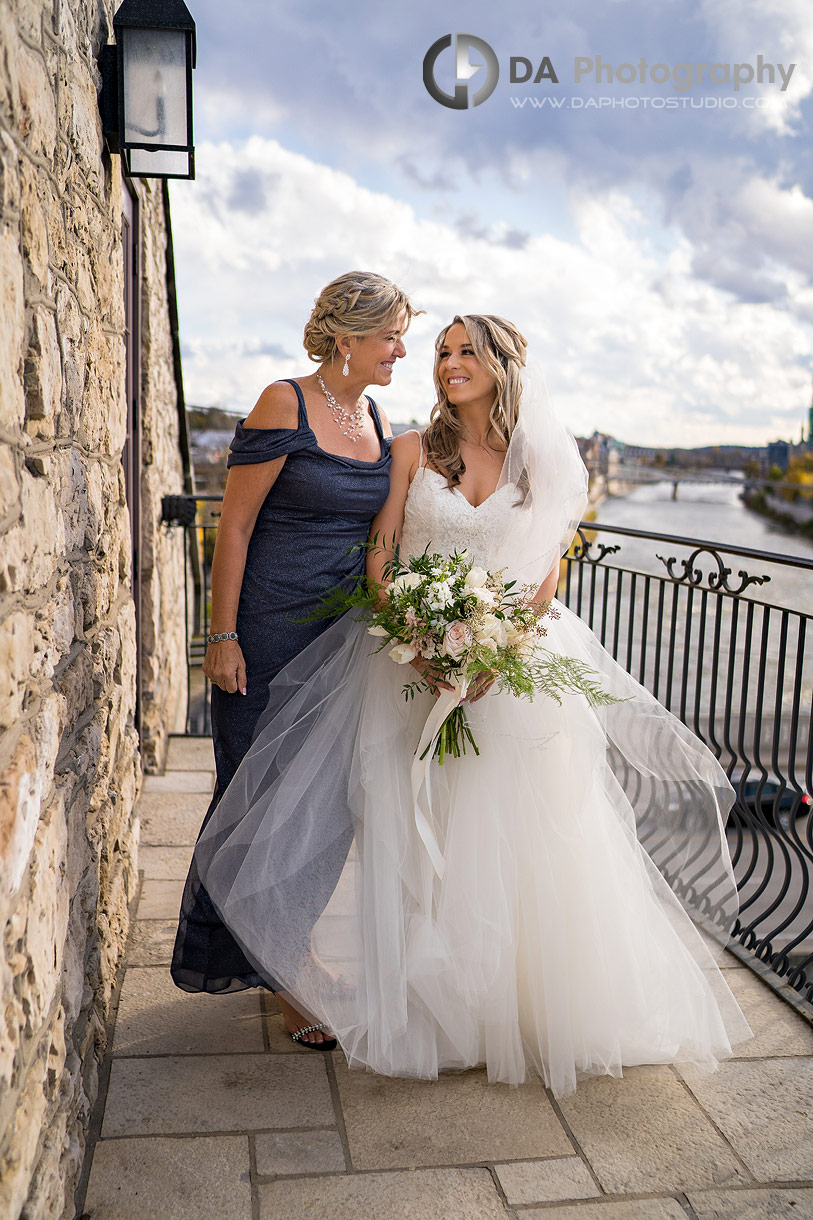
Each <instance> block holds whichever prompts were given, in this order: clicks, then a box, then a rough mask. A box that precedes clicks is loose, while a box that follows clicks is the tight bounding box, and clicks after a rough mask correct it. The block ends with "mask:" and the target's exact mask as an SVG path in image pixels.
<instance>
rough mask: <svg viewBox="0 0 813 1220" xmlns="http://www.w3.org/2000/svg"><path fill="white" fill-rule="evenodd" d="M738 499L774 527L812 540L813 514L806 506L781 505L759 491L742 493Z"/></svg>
mask: <svg viewBox="0 0 813 1220" xmlns="http://www.w3.org/2000/svg"><path fill="white" fill-rule="evenodd" d="M740 499H741V500H742V502H743V504H744V505H745V507H746V508H748V509H750V511H751V512H752V513H758V514H759V516H761V517H767V518H768V520H769V521H772V522H773V523H774V525H778V526H779V527H780V529H781V530H783V531H785V532H787V533H789V534H800V535H801V536H802V537H803V538H809V539H811V540H813V512H811V508H810V506H808V505H804V506H802V505H797V504H788V503H784V502H782V503H781V506H780V502H778V501H776V500H775V499H774V498H773V497H772V496H769V495H766V493H765V492H764V491H763V490H761V489H759V490H754V491H743V492H742V493H741V495H740Z"/></svg>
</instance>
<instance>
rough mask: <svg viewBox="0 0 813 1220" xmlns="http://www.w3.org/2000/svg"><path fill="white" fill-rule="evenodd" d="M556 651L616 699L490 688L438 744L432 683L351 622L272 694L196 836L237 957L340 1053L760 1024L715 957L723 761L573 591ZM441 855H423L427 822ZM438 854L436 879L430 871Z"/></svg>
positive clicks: (722, 850) (432, 1071)
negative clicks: (461, 736) (575, 603)
mask: <svg viewBox="0 0 813 1220" xmlns="http://www.w3.org/2000/svg"><path fill="white" fill-rule="evenodd" d="M557 607H558V609H559V610H560V612H561V618H560V619H559V620H558V621H556V622H551V625H550V628H549V635H548V638H547V640H546V641H545V642H546V644H549V645H550V647H551V648H553V649H555V650H558V651H561V652H562V653H564V654H565V655H569V656H578V657H581V658H582V659H583V660H585V661H587V662H588V663H589V664H591V665H592V666H593V667H594V668H596V669H597V670H598V671H599V675H600V678H601V681H602V684H603V686H604V687H605V689H607V690H609V691H611V692H612V693H613V694H614V695H616V696H618V697H619V698H623V699H626V700H627V702H623V703H617V704H613V705H611V706H609V707H603V708H597V709H592V708H590V707H589V705H588V704H587V702H586V700H585V699H584V698H583V696H581V695H579V694H569V695H565V696H564V697H563V700H562V703H561V705H559V704H557V703H556V702H555V701H554V700H552V699H550V698H548V697H545V696H542V695H539V696H537V697H536V698H535V699H534V701H533V702H530V701H527V700H520V699H516V698H514V697H513V696H511V695H508V694H502V693H492V694H490V695H488V696H487V697H486V698H484V699H482V700H481V701H480V702H478V703H477V704H475V705H471V706H470V709H469V713H468V714H469V721H470V725H471V729H472V732H473V734H474V737H475V739H476V741H477V745H478V747H479V750H480V753H479V756H475V755H474V754H473V753H471V752H470V753H469V754H468V755H467V756H465V757H463V758H459V759H447V761H446V762H445V764H444V765H443V766H442V767H441V766H440V765H439V764H438V763H437V762H433V763H432V764H431V768H430V774H429V783H428V784H425V785H423V786H422V787H421V789H420V792H419V798H418V805H419V811H418V812H419V816H418V819H417V820H416V802H415V799H414V796H413V787H412V779H411V776H412V768H413V764H414V762H415V747H416V745H417V743H418V741H419V739H420V736H421V730H422V728H423V726H424V723H425V721H426V719H427V716H428V715H429V713H430V711H431V709H432V706H433V698H432V696H430V695H419V696H417V697H415V698H414V699H411V700H405V698H404V695H403V689H402V688H403V684H404V682H405V681H408V680H409V679H410V678H411V677H413V676H414V674H413V671H412V670H411V669H409V668H408V667H404V666H398V665H396V664H395V663H394V662H393V661H392V660H391V659H390V658H389V657H388V656H387V653H386V651H382V652H376V651H375V650H376V648H377V645H378V643H379V641H377V640H376V639H374V638H373V637H371V636H370V635H369V634H368V633H367V632H366V630H365V627H364V624H363V622H359V621H356V620H355V619H354V617H353V616H352V615H346V616H345V617H344V618H343V619H341V620H339V621H338V622H337V623H336V624H335V625H334V626H333V627H331V628H330V629H329V630H328V631H327V632H326V633H325V634H324V635H323V636H321V637H320V639H319V640H317V641H316V642H315V643H314V645H312V646H311V647H309V648H308V649H306V650H305V652H304V653H302V654H301V655H300V656H299V657H298V658H296V660H295V661H294V662H292V663H291V665H289V666H288V667H287V668H286V669H285V670H284V671H283V672H282V673H281V674H280V675H279V677H278V678H277V679H275V681H274V682H273V683H272V684H271V687H270V698H269V704H268V707H267V709H266V711H265V713H264V715H263V717H262V718H261V721H260V724H259V726H258V730H257V734H256V736H255V740H254V743H253V745H252V747H251V749H250V750H249V753H248V754H247V756H246V758H245V760H244V762H243V764H242V765H241V767H240V769H239V771H238V773H237V775H236V776H235V778H234V780H233V781H232V783H231V785H230V786H229V789H228V790H227V792H226V794H225V796H224V797H223V799H222V801H221V803H220V805H219V806H218V809H217V811H216V813H215V815H214V816H213V818H212V820H211V822H210V823H209V824H208V826H207V827H206V829H205V831H204V832H203V834H202V835H201V838H200V840H199V842H198V845H197V847H196V855H197V861H198V867H199V869H200V872H201V876H202V879H203V882H204V884H205V885H206V888H207V890H208V891H209V894H210V895H211V897H212V900H213V901H214V903H215V905H216V907H217V909H218V911H219V912H220V914H221V917H222V918H223V920H224V922H225V923H226V924H227V925H228V926H229V928H230V929H231V931H232V933H233V934H234V936H235V937H236V939H237V940H238V941H239V943H240V945H241V947H242V948H243V949H244V951H245V953H246V955H247V956H248V958H249V960H250V961H252V962H253V963H254V964H255V965H256V968H257V970H258V972H260V973H261V974H262V975H263V976H264V977H266V978H268V979H269V980H273V984H272V985H273V986H275V987H276V988H277V989H284V990H285V991H286V992H287V993H288V995H289V998H290V999H291V1000H292V1002H293V1003H295V1004H296V1006H297V1007H298V1008H299V1009H300V1010H301V1011H303V1012H304V1013H306V1014H307V1015H309V1016H312V1017H313V1018H315V1019H317V1020H320V1021H326V1022H327V1023H328V1024H329V1025H330V1026H331V1028H332V1029H333V1030H334V1031H335V1032H336V1035H337V1037H338V1038H339V1041H340V1043H341V1046H342V1048H343V1050H344V1052H345V1054H346V1056H347V1059H348V1062H349V1063H350V1065H351V1066H353V1065H356V1066H364V1067H367V1068H369V1069H372V1070H373V1071H376V1072H380V1073H384V1074H387V1075H397V1076H414V1077H423V1078H434V1077H436V1076H437V1075H438V1073H439V1072H441V1071H444V1070H449V1069H457V1070H460V1069H465V1068H470V1067H473V1066H475V1065H478V1064H485V1065H486V1067H487V1070H488V1077H489V1079H490V1080H492V1081H504V1082H507V1083H510V1084H519V1083H521V1082H522V1081H523V1080H524V1079H525V1077H526V1075H527V1073H528V1072H529V1071H533V1072H536V1073H538V1074H539V1075H540V1076H541V1077H542V1078H543V1079H544V1081H545V1083H546V1084H547V1085H549V1086H550V1088H551V1089H552V1090H553V1092H554V1094H555V1095H556V1096H564V1095H566V1094H568V1093H570V1092H572V1091H573V1090H574V1089H575V1087H576V1084H577V1077H578V1075H579V1074H580V1073H593V1074H595V1073H608V1074H611V1075H620V1074H621V1071H622V1068H623V1067H624V1066H631V1065H634V1064H643V1063H692V1064H695V1065H698V1066H700V1067H703V1068H708V1069H713V1068H715V1067H716V1066H717V1064H718V1063H719V1061H720V1060H722V1059H724V1058H726V1057H728V1056H729V1055H730V1054H731V1049H732V1046H733V1045H734V1044H735V1043H736V1042H739V1041H742V1040H743V1039H745V1038H748V1037H749V1036H750V1030H749V1029H748V1026H747V1024H746V1022H745V1020H744V1018H743V1016H742V1013H741V1012H740V1009H739V1007H738V1006H737V1004H736V1001H735V1000H734V997H733V996H732V994H731V992H730V990H729V988H728V986H727V984H726V983H725V980H724V978H723V975H722V974H721V972H720V971H719V970H718V968H717V966H716V964H715V960H714V955H715V952H716V950H717V949H718V948H719V945H720V944H722V943H724V942H725V940H726V939H727V934H728V931H729V929H730V927H731V924H732V923H733V920H734V918H735V917H736V890H735V888H734V883H733V877H732V875H731V866H730V861H729V858H728V851H727V847H726V842H725V833H724V822H725V816H726V813H727V810H728V808H729V807H730V805H731V802H732V799H733V794H732V791H731V789H730V786H729V785H728V783H727V781H726V778H725V775H724V773H723V772H722V770H721V768H720V767H719V765H718V763H717V762H716V760H715V759H714V757H713V756H712V754H711V753H710V752H709V751H708V750H707V749H706V748H705V746H703V745H702V743H701V742H699V740H698V739H697V738H695V737H694V735H693V734H692V733H691V732H689V730H688V729H686V728H685V726H683V725H682V724H681V723H680V722H679V721H678V720H677V719H676V718H675V717H673V716H672V715H671V714H670V713H669V712H667V711H666V710H665V709H664V708H663V707H662V706H661V705H660V704H659V703H658V702H657V701H656V700H655V699H654V698H653V697H652V696H651V695H650V694H649V693H648V692H647V691H645V690H644V688H643V687H641V686H640V685H639V684H638V683H636V682H635V681H634V680H633V679H632V678H631V677H630V676H629V675H628V674H627V673H626V672H625V671H624V670H622V669H621V668H620V667H619V666H618V665H617V664H616V663H615V662H614V661H613V660H612V658H610V656H609V654H608V653H607V652H606V651H605V650H604V649H603V648H602V647H601V645H600V644H599V642H598V640H597V639H596V637H595V636H594V635H593V633H592V632H591V631H590V630H589V629H588V628H587V627H586V626H585V625H584V624H583V623H582V622H581V621H580V620H579V619H578V618H577V617H576V616H575V615H573V614H572V613H571V612H570V611H568V610H567V609H566V608H565V607H563V606H560V605H558V603H557ZM421 814H422V815H423V818H424V819H426V821H425V823H424V824H425V825H428V826H429V827H430V829H431V834H432V836H433V839H434V841H435V843H436V844H437V847H438V849H439V851H440V854H441V856H442V868H441V869H440V870H438V868H437V867H436V866H435V865H433V862H432V859H431V858H430V854H429V853H428V851H427V848H426V843H425V836H422V834H421V833H420V831H419V824H420V821H421V818H420V815H421ZM441 873H442V875H440V874H441Z"/></svg>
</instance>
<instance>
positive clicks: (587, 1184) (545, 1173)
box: [495, 1156, 601, 1207]
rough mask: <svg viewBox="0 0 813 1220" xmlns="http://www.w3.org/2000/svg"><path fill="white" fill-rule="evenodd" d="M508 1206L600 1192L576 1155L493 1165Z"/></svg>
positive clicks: (558, 1199) (589, 1196) (586, 1197)
mask: <svg viewBox="0 0 813 1220" xmlns="http://www.w3.org/2000/svg"><path fill="white" fill-rule="evenodd" d="M495 1168H496V1171H497V1177H498V1178H499V1179H500V1185H501V1186H502V1188H503V1190H504V1191H505V1197H506V1199H507V1201H508V1205H509V1207H517V1206H524V1205H527V1204H529V1203H554V1202H557V1201H561V1200H565V1199H593V1198H595V1197H596V1196H597V1195H600V1194H601V1191H600V1190H599V1188H598V1187H597V1186H596V1184H595V1182H594V1181H593V1178H592V1177H591V1175H590V1170H589V1169H588V1168H587V1166H586V1165H585V1163H584V1161H582V1160H580V1159H579V1157H577V1156H568V1157H561V1158H558V1159H554V1160H548V1161H516V1162H514V1163H513V1164H508V1165H497V1166H495Z"/></svg>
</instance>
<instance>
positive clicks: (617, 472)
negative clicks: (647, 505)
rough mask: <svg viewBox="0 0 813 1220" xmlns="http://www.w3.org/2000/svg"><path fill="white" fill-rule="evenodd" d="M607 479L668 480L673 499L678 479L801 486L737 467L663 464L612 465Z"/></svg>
mask: <svg viewBox="0 0 813 1220" xmlns="http://www.w3.org/2000/svg"><path fill="white" fill-rule="evenodd" d="M602 477H603V478H604V479H605V480H606V481H607V490H608V491H609V490H610V488H609V485H610V483H627V484H629V483H671V484H672V499H673V500H677V498H678V487H679V486H680V484H681V483H722V484H727V485H728V486H731V487H738V488H739V489H740V490H745V489H747V490H749V491H754V490H756V489H757V488H759V487H766V488H770V489H771V491H781V490H782V489H783V488H786V487H787V488H793V490H794V491H799V490H800V485H799V484H798V483H784V482H774V480H773V479H757V478H752V477H751V476H750V475H749V476H748V477H745V476H744V475H742V474H741V473H739V472H737V471H726V470H683V469H681V470H669V469H666V468H665V467H663V466H659V467H652V466H643V467H642V466H624V465H618V466H614V467H613V468H612V470H610V471H607V473H606V474H604V475H603V476H602Z"/></svg>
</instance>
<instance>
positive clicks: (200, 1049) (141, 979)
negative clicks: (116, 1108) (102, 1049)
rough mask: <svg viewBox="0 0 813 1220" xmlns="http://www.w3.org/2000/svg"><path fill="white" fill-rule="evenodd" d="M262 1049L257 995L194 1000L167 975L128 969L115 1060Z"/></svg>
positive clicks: (195, 997) (248, 993)
mask: <svg viewBox="0 0 813 1220" xmlns="http://www.w3.org/2000/svg"><path fill="white" fill-rule="evenodd" d="M262 1049H263V1031H262V1020H261V1016H260V997H259V996H258V994H257V992H256V991H253V990H252V991H238V992H234V993H232V994H230V995H197V994H192V993H190V992H187V991H181V990H179V988H177V987H176V986H175V984H174V983H173V981H172V979H171V977H170V974H169V971H168V970H162V969H161V968H160V967H159V968H156V967H144V968H137V967H133V966H130V967H129V968H128V970H127V973H126V975H125V978H124V985H123V986H122V989H121V998H120V1000H119V1010H118V1016H117V1017H116V1033H115V1037H114V1039H113V1054H114V1055H216V1054H222V1053H223V1052H225V1051H228V1052H229V1053H231V1054H238V1053H242V1052H245V1051H254V1052H257V1053H259V1052H261V1051H262Z"/></svg>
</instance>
